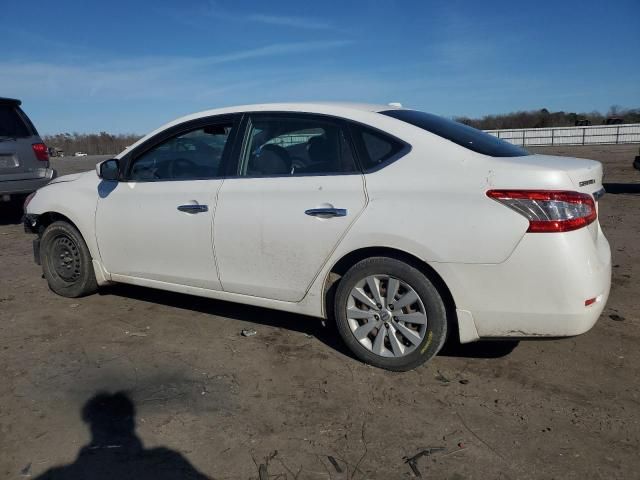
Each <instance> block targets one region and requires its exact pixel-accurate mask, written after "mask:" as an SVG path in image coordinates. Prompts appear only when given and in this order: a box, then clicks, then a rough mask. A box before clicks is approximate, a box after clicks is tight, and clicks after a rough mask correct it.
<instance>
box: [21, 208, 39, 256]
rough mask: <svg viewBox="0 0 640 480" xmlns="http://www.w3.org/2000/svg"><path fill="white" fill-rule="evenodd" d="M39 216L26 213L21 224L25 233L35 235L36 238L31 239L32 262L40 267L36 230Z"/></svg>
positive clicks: (37, 231)
mask: <svg viewBox="0 0 640 480" xmlns="http://www.w3.org/2000/svg"><path fill="white" fill-rule="evenodd" d="M38 217H39V215H36V214H33V213H27V214H25V215H24V216H23V217H22V224H23V226H24V231H25V232H26V233H37V234H38V236H37V237H36V238H34V239H33V261H34V262H36V263H37V264H38V265H40V235H39V233H40V231H39V229H38Z"/></svg>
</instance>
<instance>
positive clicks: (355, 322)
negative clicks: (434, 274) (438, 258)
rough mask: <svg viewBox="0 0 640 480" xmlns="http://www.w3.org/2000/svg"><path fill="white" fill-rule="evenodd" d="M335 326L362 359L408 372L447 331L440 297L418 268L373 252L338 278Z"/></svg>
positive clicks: (429, 354) (437, 346)
mask: <svg viewBox="0 0 640 480" xmlns="http://www.w3.org/2000/svg"><path fill="white" fill-rule="evenodd" d="M335 318H336V323H337V327H338V331H339V332H340V335H341V336H342V338H343V340H344V341H345V343H346V344H347V346H348V347H349V348H350V349H351V351H352V352H353V353H354V354H355V355H356V356H357V357H358V358H360V359H361V360H363V361H364V362H367V363H369V364H371V365H374V366H377V367H381V368H385V369H387V370H395V371H406V370H410V369H412V368H415V367H417V366H418V365H421V364H422V363H424V362H426V361H427V360H429V359H430V358H431V357H433V356H435V355H436V354H437V353H438V351H440V349H441V348H442V345H443V344H444V341H445V339H446V336H447V315H446V308H445V305H444V302H443V300H442V297H441V296H440V294H439V293H438V290H437V289H436V287H435V286H434V285H433V284H432V283H431V281H430V280H429V279H428V278H427V277H426V276H425V275H424V274H423V273H422V272H420V271H419V270H417V269H415V268H414V267H412V266H411V265H408V264H406V263H404V262H402V261H399V260H396V259H393V258H387V257H372V258H368V259H365V260H362V261H360V262H358V263H357V264H356V265H354V266H353V267H351V269H349V271H348V272H347V273H346V274H345V275H344V276H343V277H342V279H340V282H339V283H338V288H337V291H336V297H335Z"/></svg>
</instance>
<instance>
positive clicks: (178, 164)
mask: <svg viewBox="0 0 640 480" xmlns="http://www.w3.org/2000/svg"><path fill="white" fill-rule="evenodd" d="M197 168H198V165H196V164H195V163H194V162H192V161H191V160H189V159H187V158H176V159H174V160H173V161H171V162H169V168H168V173H169V178H181V177H190V176H192V173H193V172H194V171H195V170H196V169H197Z"/></svg>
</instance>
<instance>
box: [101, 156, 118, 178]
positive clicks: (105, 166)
mask: <svg viewBox="0 0 640 480" xmlns="http://www.w3.org/2000/svg"><path fill="white" fill-rule="evenodd" d="M96 173H97V174H98V177H100V178H102V179H103V180H115V181H117V180H118V178H119V177H120V162H119V161H118V159H116V158H112V159H110V160H105V161H104V162H100V163H99V164H97V165H96Z"/></svg>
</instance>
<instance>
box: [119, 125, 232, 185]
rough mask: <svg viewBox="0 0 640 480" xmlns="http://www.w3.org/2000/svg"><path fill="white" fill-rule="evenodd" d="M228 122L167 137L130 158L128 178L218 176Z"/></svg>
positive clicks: (177, 178) (155, 178)
mask: <svg viewBox="0 0 640 480" xmlns="http://www.w3.org/2000/svg"><path fill="white" fill-rule="evenodd" d="M231 128H232V125H231V124H230V123H229V124H217V125H208V126H206V127H201V128H198V129H196V130H191V131H189V132H186V133H182V134H180V135H178V136H175V137H172V138H169V139H168V140H165V141H164V142H162V143H160V144H158V145H156V146H155V147H153V148H152V149H151V150H148V151H146V152H144V153H143V154H142V155H140V156H139V157H137V158H136V159H134V160H133V164H132V165H131V171H130V174H129V178H130V180H132V181H158V180H197V179H207V178H217V177H220V176H221V164H222V154H223V152H224V148H225V146H226V144H227V139H228V138H229V133H230V132H231Z"/></svg>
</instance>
